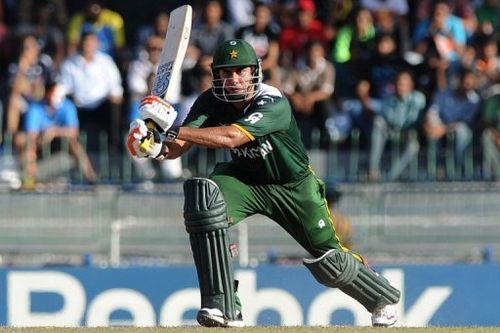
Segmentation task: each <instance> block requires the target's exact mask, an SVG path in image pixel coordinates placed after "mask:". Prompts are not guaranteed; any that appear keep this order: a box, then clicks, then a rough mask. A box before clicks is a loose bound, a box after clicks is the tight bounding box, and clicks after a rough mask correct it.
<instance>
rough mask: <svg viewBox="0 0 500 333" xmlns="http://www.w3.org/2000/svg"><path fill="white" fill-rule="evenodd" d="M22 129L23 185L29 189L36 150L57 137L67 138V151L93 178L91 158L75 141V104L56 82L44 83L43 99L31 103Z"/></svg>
mask: <svg viewBox="0 0 500 333" xmlns="http://www.w3.org/2000/svg"><path fill="white" fill-rule="evenodd" d="M24 130H25V131H26V133H27V145H26V150H25V153H24V159H23V161H24V172H25V181H24V185H25V187H26V188H31V187H32V186H33V185H34V183H35V179H36V175H37V158H38V154H37V153H38V150H39V149H40V148H41V147H42V146H45V145H48V144H50V143H51V142H52V141H53V140H54V139H56V138H66V139H67V140H68V145H69V152H70V153H71V155H72V156H73V157H74V158H75V159H76V160H77V162H78V164H79V166H80V168H81V169H82V170H83V173H84V176H85V178H86V179H87V181H89V182H91V183H93V182H95V181H96V178H97V177H96V174H95V172H94V169H93V167H92V165H91V164H90V161H89V159H88V157H87V154H86V153H85V150H84V149H83V148H82V146H81V145H80V143H79V142H78V135H79V122H78V116H77V111H76V107H75V105H74V104H73V102H71V101H70V100H69V99H67V98H65V95H64V91H63V90H62V89H61V87H60V86H58V85H57V84H56V83H55V82H53V81H51V82H49V83H48V84H47V85H46V88H45V96H44V99H43V100H41V101H39V102H33V103H30V105H29V107H28V110H27V113H26V121H25V128H24Z"/></svg>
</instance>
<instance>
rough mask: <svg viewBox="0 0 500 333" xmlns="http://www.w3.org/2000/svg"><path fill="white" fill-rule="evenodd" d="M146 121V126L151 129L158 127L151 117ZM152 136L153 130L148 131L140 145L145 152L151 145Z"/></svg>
mask: <svg viewBox="0 0 500 333" xmlns="http://www.w3.org/2000/svg"><path fill="white" fill-rule="evenodd" d="M145 123H146V127H147V128H148V129H150V130H153V129H155V128H156V127H157V126H156V124H155V123H154V121H152V120H151V119H146V120H145ZM150 137H151V132H148V135H147V136H146V137H144V139H143V140H142V142H141V144H140V145H139V149H141V150H142V151H143V152H145V151H147V150H148V149H149V146H150V145H151V140H150Z"/></svg>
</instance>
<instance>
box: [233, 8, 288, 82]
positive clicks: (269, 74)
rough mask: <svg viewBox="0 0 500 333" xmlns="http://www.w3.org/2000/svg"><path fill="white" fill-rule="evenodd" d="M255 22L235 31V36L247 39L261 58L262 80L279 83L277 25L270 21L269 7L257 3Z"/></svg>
mask: <svg viewBox="0 0 500 333" xmlns="http://www.w3.org/2000/svg"><path fill="white" fill-rule="evenodd" d="M254 16H255V22H254V23H253V24H252V25H249V26H246V27H243V28H241V29H239V30H238V31H237V32H236V38H239V39H243V40H245V41H247V42H248V43H249V44H250V45H252V47H253V48H254V50H255V53H256V54H257V57H259V58H260V59H262V71H263V74H264V81H265V82H270V83H272V84H275V85H276V84H279V78H278V75H279V73H278V60H279V52H280V51H279V42H278V34H279V27H278V26H277V25H275V24H273V23H272V12H271V7H269V5H267V4H265V3H257V4H256V5H255V10H254Z"/></svg>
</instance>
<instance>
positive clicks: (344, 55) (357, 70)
mask: <svg viewBox="0 0 500 333" xmlns="http://www.w3.org/2000/svg"><path fill="white" fill-rule="evenodd" d="M375 33H376V29H375V25H374V22H373V17H372V15H371V13H370V11H369V10H367V9H361V10H359V11H358V12H357V14H356V20H355V22H354V23H353V24H347V25H345V26H343V27H341V28H340V30H339V32H338V34H337V39H336V41H335V45H334V46H333V51H332V59H333V62H334V64H335V69H336V70H337V82H336V85H335V86H336V87H337V88H338V93H339V96H340V97H348V98H352V97H354V96H355V91H356V85H357V83H358V81H359V80H360V79H361V78H364V77H365V76H364V75H366V73H368V72H369V68H370V61H371V60H372V56H373V53H374V51H375V43H376V34H375ZM340 80H341V81H340Z"/></svg>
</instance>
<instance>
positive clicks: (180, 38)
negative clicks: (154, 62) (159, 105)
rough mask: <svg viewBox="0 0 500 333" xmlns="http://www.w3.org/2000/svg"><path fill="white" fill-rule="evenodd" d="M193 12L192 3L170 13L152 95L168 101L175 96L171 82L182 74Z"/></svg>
mask: <svg viewBox="0 0 500 333" xmlns="http://www.w3.org/2000/svg"><path fill="white" fill-rule="evenodd" d="M192 13H193V10H192V8H191V6H190V5H184V6H180V7H177V8H176V9H174V10H173V11H172V12H171V13H170V19H169V23H168V28H167V35H166V37H165V42H164V44H163V49H162V51H161V55H160V61H159V63H158V69H157V71H156V76H155V79H154V83H153V88H152V90H151V94H152V95H155V96H159V97H162V98H163V99H164V100H166V101H167V102H170V101H171V100H172V99H173V98H175V97H174V96H173V94H174V93H175V91H176V89H174V88H173V87H172V86H171V84H170V83H173V82H178V77H179V76H180V75H181V68H182V62H183V60H184V57H185V55H186V50H187V47H188V45H189V37H190V35H191V22H192V15H193V14H192ZM176 88H178V87H176Z"/></svg>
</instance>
